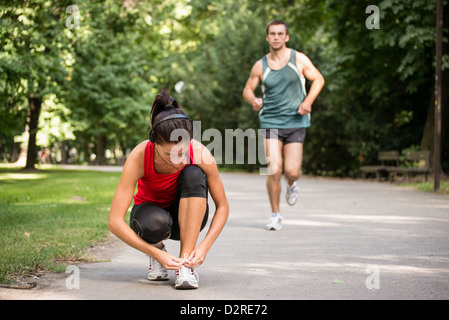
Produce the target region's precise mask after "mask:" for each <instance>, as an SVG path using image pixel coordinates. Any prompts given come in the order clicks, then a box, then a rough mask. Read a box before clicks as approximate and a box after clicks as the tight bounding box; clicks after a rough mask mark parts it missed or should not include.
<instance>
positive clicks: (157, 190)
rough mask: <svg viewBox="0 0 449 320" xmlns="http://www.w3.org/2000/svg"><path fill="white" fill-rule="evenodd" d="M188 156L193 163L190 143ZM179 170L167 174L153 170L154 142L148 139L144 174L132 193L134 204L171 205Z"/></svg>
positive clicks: (165, 206)
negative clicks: (135, 190) (135, 191)
mask: <svg viewBox="0 0 449 320" xmlns="http://www.w3.org/2000/svg"><path fill="white" fill-rule="evenodd" d="M189 156H190V160H191V164H195V162H194V159H193V149H192V144H190V150H189ZM187 165H189V164H187ZM181 171H182V170H179V171H177V172H175V173H169V174H162V173H157V172H156V171H155V170H154V143H152V142H151V141H148V143H147V145H146V146H145V155H144V176H143V177H142V178H140V179H139V181H138V182H137V193H136V194H135V195H134V204H135V205H138V204H141V203H144V202H149V203H153V204H156V205H158V206H160V207H161V208H167V207H169V206H171V205H172V204H173V202H174V200H175V197H176V188H177V185H178V178H179V175H180V174H181Z"/></svg>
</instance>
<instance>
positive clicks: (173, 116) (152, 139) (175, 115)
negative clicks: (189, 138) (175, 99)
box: [148, 105, 193, 143]
mask: <svg viewBox="0 0 449 320" xmlns="http://www.w3.org/2000/svg"><path fill="white" fill-rule="evenodd" d="M167 106H169V105H167ZM167 106H166V107H167ZM172 119H187V120H189V121H190V122H193V121H192V119H190V118H189V117H188V116H186V115H184V114H179V113H176V114H171V115H169V116H166V117H165V118H164V119H161V120H159V121H158V122H157V123H156V124H155V125H154V126H153V128H151V130H150V132H149V133H148V137H149V139H150V141H151V142H152V143H154V141H155V140H156V139H155V138H154V129H155V128H156V127H157V126H158V125H159V124H160V123H161V122H164V121H167V120H172Z"/></svg>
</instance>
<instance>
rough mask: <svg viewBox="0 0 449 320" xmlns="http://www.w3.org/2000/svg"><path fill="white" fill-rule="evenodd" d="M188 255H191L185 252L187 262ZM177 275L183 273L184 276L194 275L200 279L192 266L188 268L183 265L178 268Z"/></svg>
mask: <svg viewBox="0 0 449 320" xmlns="http://www.w3.org/2000/svg"><path fill="white" fill-rule="evenodd" d="M188 257H189V255H188V254H187V253H184V262H187V258H188ZM176 275H182V276H188V275H192V276H194V277H196V279H197V280H198V279H199V277H198V274H197V273H196V272H195V271H194V270H193V269H192V268H187V267H186V266H182V267H181V268H179V269H178V270H176Z"/></svg>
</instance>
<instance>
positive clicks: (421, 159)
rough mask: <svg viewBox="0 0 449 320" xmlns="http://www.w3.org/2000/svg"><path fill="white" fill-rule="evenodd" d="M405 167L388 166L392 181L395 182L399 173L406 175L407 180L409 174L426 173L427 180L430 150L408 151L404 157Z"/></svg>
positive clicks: (429, 169) (429, 170)
mask: <svg viewBox="0 0 449 320" xmlns="http://www.w3.org/2000/svg"><path fill="white" fill-rule="evenodd" d="M404 163H405V165H406V166H405V167H394V168H388V169H387V171H388V174H389V179H390V182H394V181H395V180H396V179H397V176H398V174H399V175H405V177H406V181H407V182H408V181H409V175H411V174H413V175H416V174H424V175H425V179H426V182H427V179H428V176H429V173H431V171H432V170H431V168H430V151H429V150H420V151H407V152H406V153H405V159H404Z"/></svg>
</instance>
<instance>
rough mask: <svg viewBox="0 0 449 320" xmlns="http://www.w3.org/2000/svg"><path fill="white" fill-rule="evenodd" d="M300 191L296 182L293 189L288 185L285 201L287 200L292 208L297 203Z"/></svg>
mask: <svg viewBox="0 0 449 320" xmlns="http://www.w3.org/2000/svg"><path fill="white" fill-rule="evenodd" d="M298 192H299V189H298V187H297V186H296V182H295V183H294V184H293V187H290V186H289V185H288V183H287V193H286V194H285V199H286V200H287V203H288V204H289V205H291V206H293V205H295V203H296V201H297V200H298V197H299V194H298Z"/></svg>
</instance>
